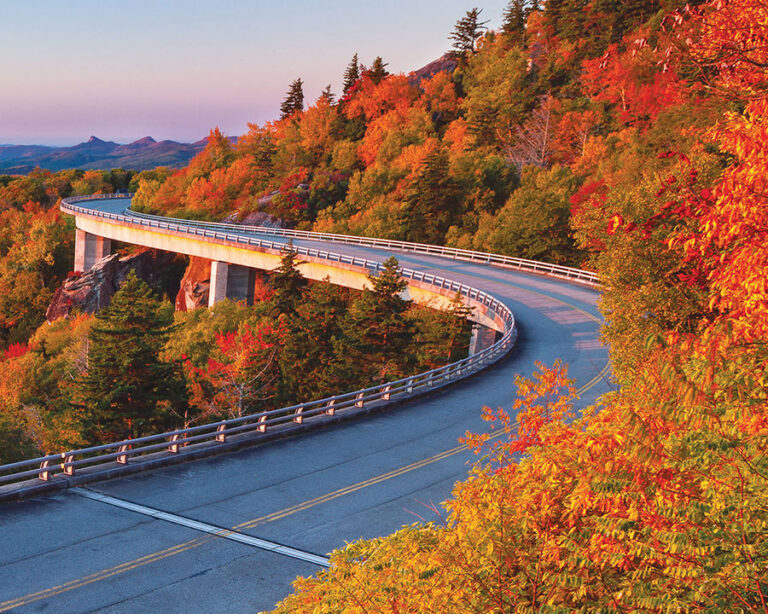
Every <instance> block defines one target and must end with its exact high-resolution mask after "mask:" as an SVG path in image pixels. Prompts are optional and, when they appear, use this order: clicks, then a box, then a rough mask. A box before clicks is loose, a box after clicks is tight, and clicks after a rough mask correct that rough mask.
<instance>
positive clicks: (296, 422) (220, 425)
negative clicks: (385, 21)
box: [0, 194, 589, 487]
mask: <svg viewBox="0 0 768 614" xmlns="http://www.w3.org/2000/svg"><path fill="white" fill-rule="evenodd" d="M129 197H130V196H129V195H124V194H117V195H113V194H105V195H96V196H92V197H78V198H69V199H65V200H63V201H62V204H61V208H62V210H63V211H65V212H68V213H73V214H81V215H87V216H90V217H95V218H102V219H109V220H111V221H115V222H118V223H120V224H123V225H130V226H139V227H151V228H157V229H158V230H170V231H173V232H183V233H185V234H191V235H194V236H198V237H203V238H209V239H211V238H212V239H214V240H224V241H227V242H231V243H234V244H236V245H239V246H242V245H243V244H247V245H250V246H254V247H258V248H261V249H272V250H282V249H284V247H285V244H284V243H275V242H273V241H267V240H264V239H260V238H258V237H251V236H244V235H243V234H242V232H243V230H245V231H249V230H253V229H252V228H250V229H249V228H243V227H241V226H236V225H223V226H226V230H234V229H236V230H239V231H240V233H238V234H233V233H228V232H219V231H218V230H216V228H219V227H221V226H222V225H217V224H202V223H197V222H196V223H187V222H185V221H181V220H176V219H173V218H159V217H157V216H136V215H132V214H129V215H125V214H122V213H109V212H104V211H98V210H95V209H89V208H87V207H81V206H79V205H77V204H76V203H77V202H83V201H88V200H104V199H111V198H129ZM209 226H210V227H209ZM261 230H262V229H261V228H259V229H258V231H259V232H261ZM268 230H274V229H268ZM283 232H286V233H288V232H294V233H295V232H297V231H283ZM300 234H301V235H302V238H312V239H318V238H320V237H327V236H337V237H338V236H339V235H326V234H325V233H300ZM306 235H310V236H306ZM282 236H299V234H296V235H290V234H285V235H282ZM355 239H357V238H355ZM326 240H327V239H326ZM393 243H397V244H399V243H402V242H393ZM360 244H361V245H362V244H366V243H360ZM411 245H415V244H411ZM376 246H377V247H384V246H385V245H382V244H378V245H376ZM392 247H394V245H393V246H392ZM427 247H433V246H427ZM294 249H296V251H297V252H298V253H300V254H304V255H308V256H313V257H317V258H321V259H325V260H328V261H329V262H340V263H345V264H350V265H352V266H359V267H364V268H365V269H367V270H381V269H382V268H383V267H382V265H381V264H380V263H378V262H376V261H372V260H368V259H364V258H355V257H352V256H345V255H343V254H337V253H334V252H328V251H326V250H318V249H314V248H307V247H303V246H298V247H295V248H294ZM411 251H416V250H411ZM429 253H437V252H429ZM540 272H544V271H543V270H541V271H540ZM401 275H402V276H403V277H405V278H406V279H410V280H416V281H419V282H422V283H424V284H426V285H428V286H431V287H433V288H434V289H435V290H443V291H448V292H459V293H461V295H462V296H464V297H465V298H466V299H467V300H468V303H469V304H471V305H472V306H473V307H477V308H479V309H480V310H481V311H482V312H484V314H485V315H486V316H487V317H489V318H491V320H494V321H499V320H500V323H501V325H502V327H503V333H504V334H503V336H502V338H501V339H500V340H499V341H497V342H496V343H495V344H494V345H492V346H491V347H489V348H487V349H485V350H483V351H481V352H478V353H477V354H475V355H473V356H470V357H468V358H464V359H462V360H459V361H457V362H454V363H451V364H448V365H445V366H443V367H439V368H437V369H432V370H431V371H426V372H424V373H419V374H417V375H414V376H412V377H407V378H402V379H399V380H395V381H391V382H386V383H384V384H380V385H377V386H373V387H370V388H364V389H361V390H354V391H351V392H346V393H343V394H338V395H334V396H331V397H327V398H324V399H319V400H315V401H309V402H304V403H299V404H298V405H291V406H289V407H282V408H278V409H274V410H270V411H265V412H259V413H255V414H251V415H248V416H243V417H241V418H232V419H229V420H222V421H218V422H213V423H209V424H203V425H199V426H194V427H190V428H186V429H177V430H174V431H169V432H165V433H158V434H156V435H149V436H146V437H140V438H135V439H126V440H123V441H118V442H114V443H108V444H103V445H99V446H92V447H88V448H81V449H77V450H70V451H67V452H62V453H59V454H49V455H46V456H41V457H37V458H32V459H28V460H23V461H18V462H15V463H10V464H7V465H1V466H0V487H2V486H3V485H13V484H14V483H18V482H21V481H23V480H28V479H30V478H36V479H39V480H44V481H48V480H51V479H55V478H57V477H63V478H67V477H70V476H74V475H75V474H76V472H80V471H84V470H87V469H91V470H92V469H94V468H108V467H112V468H114V467H116V466H119V465H126V464H128V463H129V459H136V458H140V457H147V456H148V455H153V457H156V456H157V455H158V454H165V455H166V456H167V457H169V458H170V457H174V456H176V457H178V456H183V455H184V452H185V450H192V449H193V448H194V449H195V451H197V450H199V449H200V447H201V446H211V447H215V446H216V445H220V444H222V443H225V442H227V441H228V440H232V439H237V440H239V441H246V440H248V441H250V440H258V439H260V438H264V437H265V436H266V434H267V433H270V434H273V433H278V434H279V433H280V432H285V431H286V430H294V429H296V428H302V427H304V428H306V427H308V426H313V425H316V424H319V423H322V422H324V421H329V420H333V419H336V416H340V415H343V414H345V413H347V414H349V413H356V412H359V411H361V410H363V411H364V410H365V409H370V408H372V407H381V406H383V405H387V404H390V403H393V402H397V401H401V400H403V399H408V398H411V397H414V396H417V395H420V394H424V393H426V392H429V391H432V390H436V389H438V388H441V387H443V386H446V385H448V384H450V383H453V382H456V381H459V380H461V379H464V378H466V377H469V376H470V375H472V374H474V373H476V372H478V371H479V370H481V369H483V368H485V367H486V366H488V365H490V364H492V363H494V362H496V361H497V360H499V359H500V358H501V357H502V356H504V355H505V354H506V353H507V352H508V351H509V350H510V349H511V348H512V346H513V345H514V343H515V340H516V338H517V328H516V325H515V317H514V314H513V313H512V311H511V310H510V309H509V308H508V307H507V306H506V305H504V304H503V303H501V302H499V301H498V300H496V299H495V298H493V297H492V296H490V295H489V294H487V293H486V292H483V291H482V290H479V289H477V288H473V287H471V286H468V285H466V284H462V283H459V282H456V281H453V280H450V279H447V278H444V277H440V276H437V275H431V274H427V273H423V272H421V271H413V270H410V269H401ZM587 283H589V282H587Z"/></svg>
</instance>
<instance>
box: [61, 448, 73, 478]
mask: <svg viewBox="0 0 768 614" xmlns="http://www.w3.org/2000/svg"><path fill="white" fill-rule="evenodd" d="M61 458H63V459H64V462H63V463H61V470H62V471H63V472H64V474H65V475H75V468H74V467H73V466H72V458H73V457H72V455H71V454H67V453H66V452H62V453H61Z"/></svg>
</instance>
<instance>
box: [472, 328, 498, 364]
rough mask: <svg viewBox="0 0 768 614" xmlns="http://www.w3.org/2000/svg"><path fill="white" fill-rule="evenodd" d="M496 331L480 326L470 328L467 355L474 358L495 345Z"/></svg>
mask: <svg viewBox="0 0 768 614" xmlns="http://www.w3.org/2000/svg"><path fill="white" fill-rule="evenodd" d="M496 335H497V333H496V331H495V330H493V329H492V328H488V327H487V326H483V325H482V324H475V325H474V326H472V336H471V337H470V339H469V355H470V356H474V355H475V354H477V353H478V352H482V351H483V350H485V349H486V348H489V347H491V346H492V345H493V344H494V343H496Z"/></svg>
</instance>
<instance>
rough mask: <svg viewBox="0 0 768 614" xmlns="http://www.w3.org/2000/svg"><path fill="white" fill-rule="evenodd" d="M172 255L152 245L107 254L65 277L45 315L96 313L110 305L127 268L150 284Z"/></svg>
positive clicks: (52, 319) (50, 316)
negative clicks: (84, 269) (76, 311)
mask: <svg viewBox="0 0 768 614" xmlns="http://www.w3.org/2000/svg"><path fill="white" fill-rule="evenodd" d="M172 259H173V254H169V253H166V252H160V251H157V250H151V249H150V250H144V251H140V252H138V253H135V254H131V255H130V256H123V257H121V256H120V255H119V254H110V255H109V256H106V257H105V258H102V259H101V260H99V261H98V262H97V263H96V264H94V265H93V268H91V270H90V271H88V272H86V273H83V274H82V275H79V276H76V277H72V278H70V279H68V280H67V281H65V282H64V283H63V284H62V285H61V287H59V288H58V290H56V292H55V293H54V295H53V299H52V300H51V304H50V305H49V306H48V310H47V311H46V312H45V318H46V320H48V321H49V322H53V321H54V320H57V319H58V318H66V317H68V316H69V314H70V313H72V311H73V310H74V309H79V310H80V311H82V312H83V313H96V312H97V311H99V310H100V309H103V308H104V307H106V306H107V305H109V302H110V300H112V296H113V295H114V294H115V292H117V290H118V289H119V288H120V285H121V284H122V283H123V281H125V278H126V277H127V276H128V273H129V272H130V271H132V270H133V271H136V275H137V277H139V278H140V279H143V280H144V281H146V282H147V283H148V284H150V285H152V284H154V282H155V281H156V279H157V272H158V271H160V270H161V269H162V267H163V266H167V265H168V264H169V263H170V262H171V260H172Z"/></svg>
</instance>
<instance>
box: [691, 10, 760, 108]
mask: <svg viewBox="0 0 768 614" xmlns="http://www.w3.org/2000/svg"><path fill="white" fill-rule="evenodd" d="M698 25H699V27H700V31H699V33H698V36H697V37H696V39H695V41H691V40H689V41H688V42H689V46H690V51H691V55H692V57H693V59H694V60H695V61H696V62H698V63H699V64H701V65H702V66H705V67H706V68H708V69H709V70H711V71H712V73H713V75H714V78H713V85H714V86H715V87H716V88H718V89H720V90H721V91H724V92H725V93H727V94H728V95H733V96H738V97H745V96H747V97H752V96H763V95H764V94H765V92H766V90H767V89H768V72H766V66H768V46H766V31H767V30H768V7H767V6H766V4H765V2H763V1H762V0H718V1H717V2H710V3H709V4H708V6H706V7H705V8H704V10H703V18H702V19H700V21H699V22H698ZM712 69H714V70H712Z"/></svg>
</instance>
